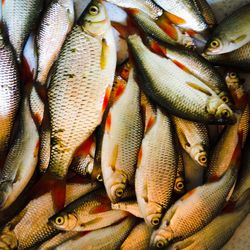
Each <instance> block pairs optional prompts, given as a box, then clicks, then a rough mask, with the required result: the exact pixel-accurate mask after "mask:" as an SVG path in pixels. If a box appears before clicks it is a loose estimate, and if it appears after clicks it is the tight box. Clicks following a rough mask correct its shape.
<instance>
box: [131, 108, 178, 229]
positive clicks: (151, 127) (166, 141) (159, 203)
mask: <svg viewBox="0 0 250 250" xmlns="http://www.w3.org/2000/svg"><path fill="white" fill-rule="evenodd" d="M176 165H177V153H176V147H175V141H174V136H173V127H172V123H171V121H170V118H169V117H168V116H167V115H166V114H165V113H164V112H162V111H161V110H160V109H159V108H157V110H156V113H154V112H152V114H151V116H150V118H149V122H148V123H147V124H146V132H145V135H144V138H143V140H142V145H141V149H140V152H139V155H138V163H137V169H136V176H135V192H136V197H137V201H138V205H139V208H140V210H141V212H142V215H143V217H144V219H145V221H146V223H147V224H148V225H149V226H151V227H156V226H157V225H159V223H160V221H161V218H162V216H163V214H164V212H165V209H167V208H168V207H169V206H170V201H171V198H172V193H173V189H174V184H175V179H176V172H177V168H176Z"/></svg>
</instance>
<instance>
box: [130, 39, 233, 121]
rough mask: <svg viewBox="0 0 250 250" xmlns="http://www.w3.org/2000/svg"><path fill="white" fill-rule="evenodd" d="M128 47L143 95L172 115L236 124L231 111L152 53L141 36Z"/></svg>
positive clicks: (168, 61) (220, 101)
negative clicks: (140, 79) (139, 78)
mask: <svg viewBox="0 0 250 250" xmlns="http://www.w3.org/2000/svg"><path fill="white" fill-rule="evenodd" d="M128 43H129V46H130V49H131V52H132V54H133V57H134V58H135V61H136V66H137V69H138V72H139V73H140V76H141V78H142V81H141V87H142V89H143V90H144V92H145V93H146V94H147V95H148V96H149V97H150V98H152V100H154V101H155V102H157V103H158V104H159V105H161V106H162V107H164V108H165V109H167V110H168V111H169V112H170V113H171V114H175V115H176V116H180V117H181V118H184V119H187V120H192V121H196V122H206V123H234V122H235V117H234V114H233V112H232V110H231V109H230V108H229V107H228V106H227V105H226V104H225V103H224V102H223V101H222V100H221V99H220V98H219V97H218V96H217V95H216V93H215V92H214V91H213V90H211V89H210V88H209V87H208V86H207V85H205V84H204V83H202V82H201V81H200V80H199V79H197V78H195V77H194V76H193V75H191V74H188V73H186V72H185V71H183V70H181V69H180V68H179V67H178V66H176V65H175V64H174V63H173V62H172V61H171V60H170V59H166V58H162V57H160V56H159V55H156V54H154V53H153V52H151V51H150V50H149V49H147V47H146V46H145V45H144V44H143V42H142V40H141V38H140V37H139V36H138V35H132V36H130V37H129V38H128Z"/></svg>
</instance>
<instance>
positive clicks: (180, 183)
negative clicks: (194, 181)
mask: <svg viewBox="0 0 250 250" xmlns="http://www.w3.org/2000/svg"><path fill="white" fill-rule="evenodd" d="M176 187H177V189H178V190H182V189H183V188H184V183H183V182H182V181H179V182H177V184H176Z"/></svg>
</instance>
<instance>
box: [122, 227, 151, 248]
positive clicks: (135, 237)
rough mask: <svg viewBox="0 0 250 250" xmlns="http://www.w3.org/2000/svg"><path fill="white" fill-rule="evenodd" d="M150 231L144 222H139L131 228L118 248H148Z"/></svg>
mask: <svg viewBox="0 0 250 250" xmlns="http://www.w3.org/2000/svg"><path fill="white" fill-rule="evenodd" d="M151 233H152V229H151V228H150V227H149V226H148V225H147V224H146V223H145V222H141V223H140V224H138V225H136V226H135V227H134V228H133V229H132V231H131V232H130V234H129V236H128V237H127V238H126V240H125V241H124V242H123V243H122V245H121V247H120V249H121V250H131V249H137V250H145V249H148V247H149V241H150V235H151Z"/></svg>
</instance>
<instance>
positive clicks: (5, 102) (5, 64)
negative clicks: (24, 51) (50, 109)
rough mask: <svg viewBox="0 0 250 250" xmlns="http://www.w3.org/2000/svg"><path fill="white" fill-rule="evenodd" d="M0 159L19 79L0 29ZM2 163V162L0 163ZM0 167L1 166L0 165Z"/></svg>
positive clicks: (7, 139) (14, 110)
mask: <svg viewBox="0 0 250 250" xmlns="http://www.w3.org/2000/svg"><path fill="white" fill-rule="evenodd" d="M0 58H1V60H0V87H1V89H0V100H1V101H0V102H1V105H0V124H1V129H0V161H1V160H3V159H2V158H3V157H5V156H6V153H7V149H8V147H9V142H10V137H11V132H12V129H13V125H14V121H15V118H16V114H17V111H18V107H19V100H20V80H19V72H18V67H17V62H16V60H15V56H14V53H13V51H12V49H11V47H10V46H9V45H8V44H7V42H6V41H5V38H4V35H3V33H2V30H0ZM0 164H1V165H2V162H1V163H0ZM1 167H2V166H1Z"/></svg>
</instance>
